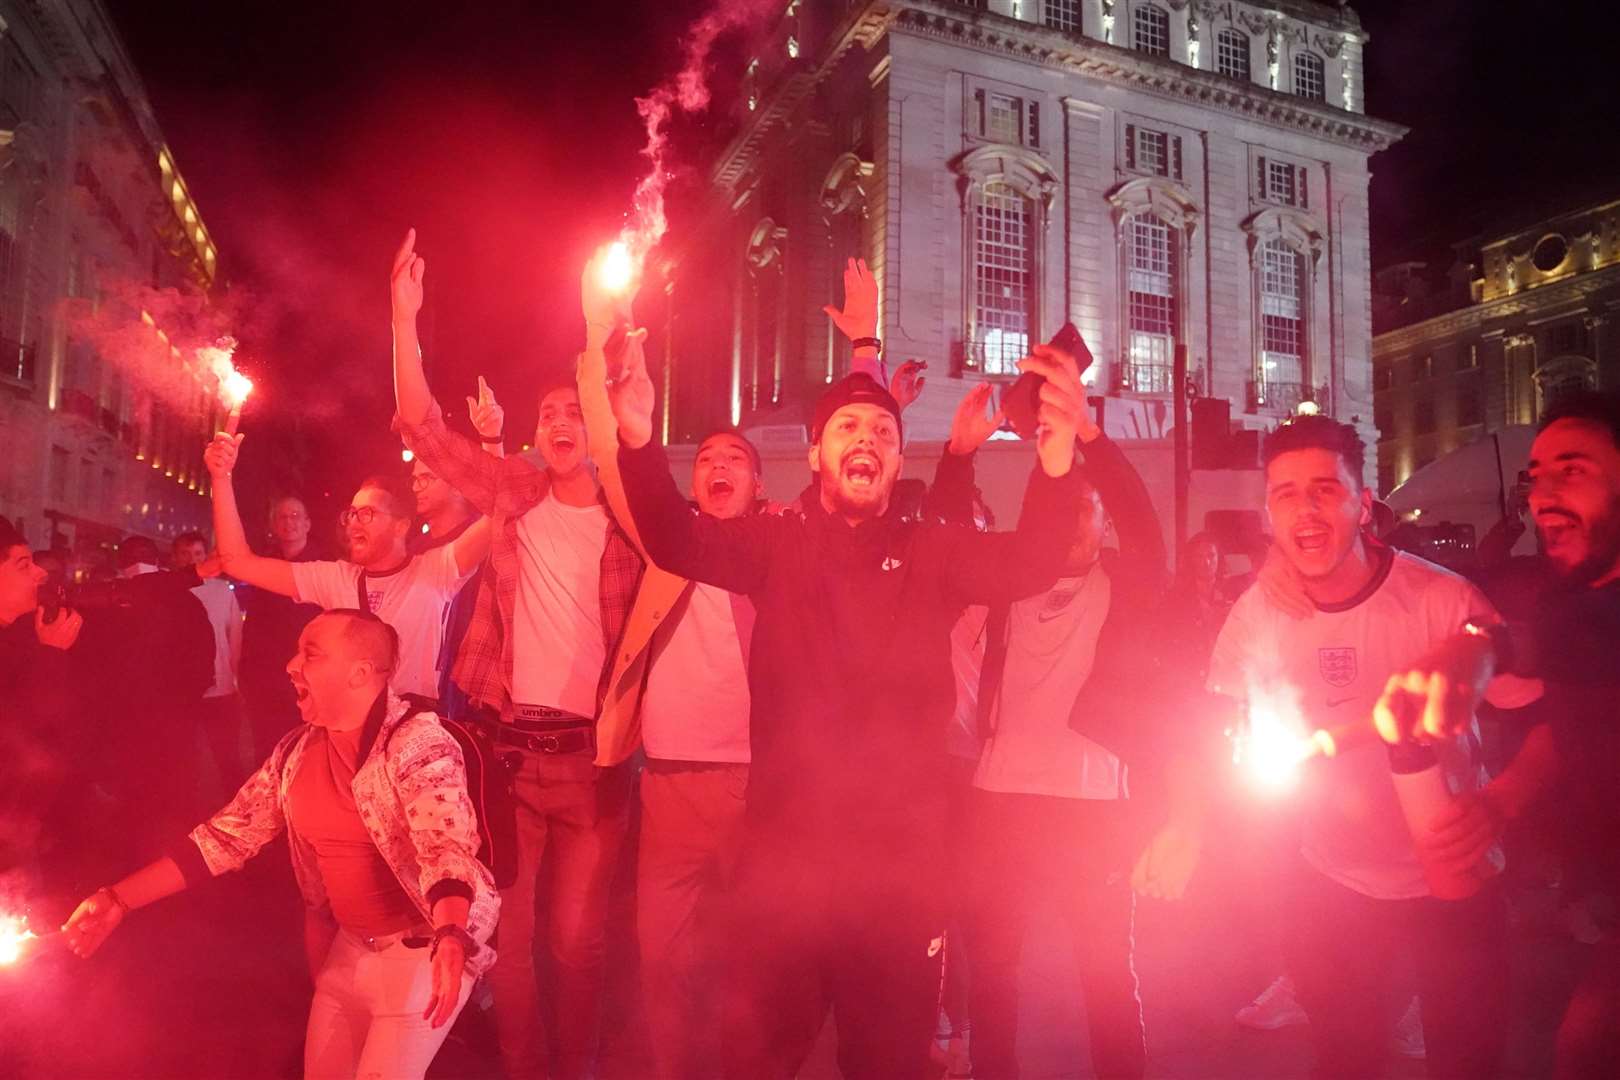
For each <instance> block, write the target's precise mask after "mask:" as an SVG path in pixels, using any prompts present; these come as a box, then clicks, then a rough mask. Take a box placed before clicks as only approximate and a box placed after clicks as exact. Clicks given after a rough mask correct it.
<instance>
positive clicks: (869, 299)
mask: <svg viewBox="0 0 1620 1080" xmlns="http://www.w3.org/2000/svg"><path fill="white" fill-rule="evenodd" d="M877 302H878V287H877V278H875V277H873V276H872V271H871V270H869V269H867V266H866V260H865V259H850V260H849V263H848V265H846V266H845V267H844V310H842V311H839V310H838V309H837V308H835V307H832V306H831V305H829V306H827V307H824V308H822V309H821V310H822V311H825V312H826V313H827V317H828V318H829V319H831V320H832V321H833V325H834V326H836V327H838V330H839V332H840V333H842V334H843V335H844V336H845V337H847V338H849V340H851V341H854V340H855V339H856V338H863V337H877Z"/></svg>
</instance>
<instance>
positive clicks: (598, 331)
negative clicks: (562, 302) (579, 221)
mask: <svg viewBox="0 0 1620 1080" xmlns="http://www.w3.org/2000/svg"><path fill="white" fill-rule="evenodd" d="M611 247H612V245H611V244H604V245H603V246H601V247H599V248H597V249H596V253H595V254H594V255H592V256H591V259H590V261H589V262H587V263H586V264H585V272H584V273H583V274H581V275H580V279H579V306H580V309H581V311H582V313H583V314H584V316H585V336H586V339H587V340H593V339H594V340H596V341H598V342H600V341H604V340H606V338H607V336H608V335H609V334H611V333H612V332H613V331H614V330H615V329H617V328H618V327H620V326H633V325H635V323H634V318H633V316H632V314H631V308H632V305H633V301H634V300H635V298H636V288H637V286H638V285H639V284H640V283H639V282H638V281H634V280H632V281H631V283H630V285H629V287H627V288H626V289H624V290H623V291H622V292H615V291H614V290H612V289H609V288H608V287H607V286H606V285H605V284H603V282H602V264H603V263H604V262H606V261H607V258H608V252H609V250H610V248H611Z"/></svg>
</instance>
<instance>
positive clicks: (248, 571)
mask: <svg viewBox="0 0 1620 1080" xmlns="http://www.w3.org/2000/svg"><path fill="white" fill-rule="evenodd" d="M243 438H245V436H244V435H227V434H225V433H224V432H220V433H219V434H217V435H215V436H214V441H213V442H212V443H210V444H209V446H208V449H207V450H206V451H204V452H203V461H204V463H205V464H206V465H207V466H208V472H209V475H210V476H212V477H213V480H214V533H215V535H216V536H217V537H218V538H219V555H220V559H221V560H222V561H223V562H224V564H225V572H226V573H228V574H230V575H231V576H232V577H235V578H240V579H241V580H243V581H245V582H247V583H248V584H250V585H257V586H259V587H260V588H263V589H268V590H270V591H271V592H274V593H279V594H281V595H282V596H290V597H292V598H293V599H294V600H296V601H298V602H299V603H303V604H318V605H320V607H321V608H322V609H323V610H326V611H330V610H332V609H333V608H353V607H358V608H359V609H360V610H362V611H366V612H370V613H371V614H374V615H376V616H377V617H378V618H380V619H382V621H383V622H385V623H387V624H388V625H389V626H392V627H393V628H394V631H395V632H396V633H398V634H399V640H400V658H399V664H398V665H397V666H396V667H395V668H394V669H393V675H392V679H391V683H390V685H391V686H392V687H393V689H394V691H395V692H396V693H400V694H420V695H422V696H423V697H428V698H431V697H433V696H434V695H436V694H437V693H438V692H439V670H438V668H439V651H440V646H441V644H442V643H443V640H444V613H445V609H446V608H448V607H449V605H450V602H451V601H452V600H453V599H455V595H456V592H457V591H458V590H459V589H460V588H461V586H462V584H463V583H464V582H465V581H466V580H467V577H468V576H469V575H470V574H471V573H472V572H473V570H474V569H476V568H477V566H478V564H479V563H480V562H482V561H483V558H484V555H485V553H486V552H487V551H488V550H489V527H488V525H487V524H484V523H482V522H480V523H478V524H475V525H473V526H472V527H471V528H469V529H468V530H467V531H466V532H464V533H462V534H461V536H460V537H459V538H458V539H457V540H456V541H455V542H454V543H450V544H446V545H445V546H443V547H441V548H438V549H437V550H435V551H430V552H427V553H426V554H423V555H412V554H410V552H409V551H408V550H407V548H406V546H405V541H406V537H408V536H409V535H410V530H411V522H412V520H413V518H414V516H415V500H414V499H413V498H412V497H411V496H410V494H409V493H408V492H406V491H403V490H401V489H402V488H403V487H404V485H403V484H401V483H400V482H399V481H398V480H395V479H393V478H391V477H383V476H374V477H371V478H369V479H367V480H366V481H364V482H363V483H362V484H361V485H360V488H359V490H358V491H356V492H355V494H354V498H353V500H351V502H350V504H349V508H348V509H347V510H344V511H343V513H341V514H339V515H338V524H339V525H341V526H342V527H343V531H344V536H345V539H346V540H347V541H348V544H349V557H348V558H347V559H337V560H332V561H316V562H286V561H284V560H281V559H269V558H265V557H264V556H262V555H255V554H254V553H253V552H252V550H251V549H250V548H249V547H248V543H247V535H246V534H245V533H244V532H243V531H242V519H241V517H240V516H238V514H237V511H236V490H235V487H234V485H233V484H232V481H231V473H232V471H233V470H234V469H235V468H236V456H237V452H238V449H239V448H240V447H241V445H242V440H243Z"/></svg>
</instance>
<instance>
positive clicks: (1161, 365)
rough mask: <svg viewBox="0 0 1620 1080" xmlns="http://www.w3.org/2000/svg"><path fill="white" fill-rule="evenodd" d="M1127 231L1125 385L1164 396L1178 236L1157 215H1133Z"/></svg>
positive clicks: (1172, 335)
mask: <svg viewBox="0 0 1620 1080" xmlns="http://www.w3.org/2000/svg"><path fill="white" fill-rule="evenodd" d="M1124 230H1125V236H1124V241H1125V289H1126V300H1125V318H1126V322H1127V333H1128V337H1127V339H1126V344H1125V371H1124V377H1125V384H1126V386H1127V387H1129V388H1130V389H1132V390H1135V391H1137V392H1138V393H1168V392H1169V391H1170V389H1171V386H1170V382H1171V367H1172V364H1171V361H1172V357H1173V356H1174V351H1175V343H1176V336H1177V334H1176V330H1177V327H1176V261H1177V259H1176V255H1177V253H1176V249H1175V242H1176V235H1175V230H1173V229H1172V228H1171V227H1170V225H1169V223H1168V222H1166V221H1164V220H1163V219H1161V218H1160V217H1158V216H1157V215H1156V214H1137V215H1135V216H1133V217H1131V218H1129V219H1127V220H1126V221H1125V222H1124Z"/></svg>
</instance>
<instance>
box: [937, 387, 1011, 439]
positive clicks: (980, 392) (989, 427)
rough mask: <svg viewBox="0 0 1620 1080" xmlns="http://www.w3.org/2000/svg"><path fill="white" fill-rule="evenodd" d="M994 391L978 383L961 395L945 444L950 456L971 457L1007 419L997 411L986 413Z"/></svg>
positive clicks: (989, 410) (988, 410) (990, 410)
mask: <svg viewBox="0 0 1620 1080" xmlns="http://www.w3.org/2000/svg"><path fill="white" fill-rule="evenodd" d="M993 391H994V388H993V387H992V386H991V385H990V384H989V383H987V382H982V383H980V384H979V385H977V386H975V387H974V388H973V389H971V390H969V391H968V392H967V393H966V394H964V395H962V400H961V402H960V403H959V404H958V405H957V406H956V416H955V418H954V419H953V420H951V437H950V441H949V442H948V443H947V444H946V445H947V447H948V448H949V450H950V452H951V453H953V454H971V453H973V451H975V450H977V449H978V448H979V447H981V446H983V445H984V442H985V440H986V439H988V438H989V437H990V435H991V433H992V432H994V431H995V430H996V429H997V428H999V427H1000V426H1001V425H1002V424H1003V423H1004V422H1005V421H1006V419H1007V415H1006V414H1005V413H1003V412H1002V411H1001V410H1000V409H999V408H998V409H994V410H992V409H990V406H991V404H992V402H991V395H992V393H993Z"/></svg>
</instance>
